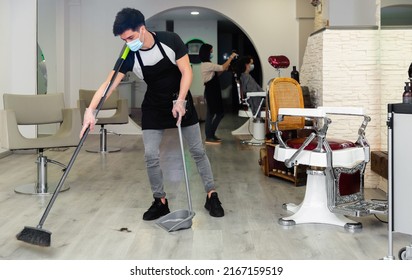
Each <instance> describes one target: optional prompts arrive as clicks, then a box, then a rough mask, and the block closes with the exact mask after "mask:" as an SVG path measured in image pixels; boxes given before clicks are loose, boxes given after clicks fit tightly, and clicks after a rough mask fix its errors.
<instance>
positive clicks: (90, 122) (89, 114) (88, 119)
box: [80, 108, 97, 138]
mask: <svg viewBox="0 0 412 280" xmlns="http://www.w3.org/2000/svg"><path fill="white" fill-rule="evenodd" d="M96 122H97V119H96V118H95V116H94V113H93V110H92V109H90V108H86V111H84V117H83V126H82V130H81V131H80V138H82V137H83V134H84V132H85V131H86V129H87V128H88V127H89V126H90V131H93V130H94V125H95V124H96Z"/></svg>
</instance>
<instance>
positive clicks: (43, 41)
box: [37, 0, 58, 94]
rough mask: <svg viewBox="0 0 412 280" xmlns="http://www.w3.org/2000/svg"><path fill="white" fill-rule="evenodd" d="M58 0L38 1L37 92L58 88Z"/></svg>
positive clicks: (44, 92) (54, 90) (42, 92)
mask: <svg viewBox="0 0 412 280" xmlns="http://www.w3.org/2000/svg"><path fill="white" fill-rule="evenodd" d="M56 7H57V4H56V1H54V0H38V1H37V94H46V93H48V92H58V90H57V86H56V84H57V66H56V65H57V63H56V61H57V47H56V42H57V39H56V38H57V37H56Z"/></svg>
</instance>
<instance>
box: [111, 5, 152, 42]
mask: <svg viewBox="0 0 412 280" xmlns="http://www.w3.org/2000/svg"><path fill="white" fill-rule="evenodd" d="M142 25H145V21H144V15H143V14H142V13H141V12H140V11H139V10H136V9H132V8H124V9H123V10H121V11H120V12H118V13H117V15H116V19H115V20H114V23H113V34H114V36H118V35H121V34H122V33H123V32H125V31H126V30H128V29H132V30H134V31H136V30H137V29H138V28H139V27H140V26H142Z"/></svg>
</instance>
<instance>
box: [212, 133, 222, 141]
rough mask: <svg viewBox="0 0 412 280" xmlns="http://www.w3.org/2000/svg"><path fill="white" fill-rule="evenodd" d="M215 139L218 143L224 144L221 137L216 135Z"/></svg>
mask: <svg viewBox="0 0 412 280" xmlns="http://www.w3.org/2000/svg"><path fill="white" fill-rule="evenodd" d="M213 139H215V140H216V141H217V142H222V139H220V138H219V137H217V136H216V135H215V136H213Z"/></svg>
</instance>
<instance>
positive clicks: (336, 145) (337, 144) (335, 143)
mask: <svg viewBox="0 0 412 280" xmlns="http://www.w3.org/2000/svg"><path fill="white" fill-rule="evenodd" d="M305 140H306V138H293V139H289V140H287V141H286V144H287V145H288V146H289V147H291V148H293V149H299V148H300V146H301V145H302V144H303V142H304V141H305ZM327 140H328V143H329V146H330V148H331V149H332V151H334V150H341V149H347V148H351V147H356V145H355V143H353V142H351V141H347V140H342V139H329V138H328V139H327ZM317 145H318V141H317V139H316V138H315V139H313V141H312V142H310V143H309V145H307V146H306V147H305V150H309V151H310V150H313V149H315V148H316V147H317Z"/></svg>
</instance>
